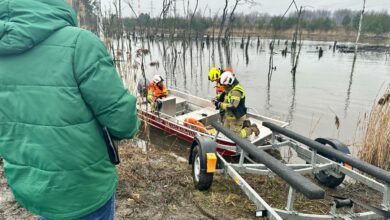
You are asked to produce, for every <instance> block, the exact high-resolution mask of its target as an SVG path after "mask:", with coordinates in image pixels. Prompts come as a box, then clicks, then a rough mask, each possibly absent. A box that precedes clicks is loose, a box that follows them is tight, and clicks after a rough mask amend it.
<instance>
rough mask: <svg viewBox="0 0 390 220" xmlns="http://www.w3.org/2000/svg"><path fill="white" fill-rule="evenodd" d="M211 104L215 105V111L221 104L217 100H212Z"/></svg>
mask: <svg viewBox="0 0 390 220" xmlns="http://www.w3.org/2000/svg"><path fill="white" fill-rule="evenodd" d="M213 103H214V105H215V109H219V107H220V106H221V102H218V101H217V100H213Z"/></svg>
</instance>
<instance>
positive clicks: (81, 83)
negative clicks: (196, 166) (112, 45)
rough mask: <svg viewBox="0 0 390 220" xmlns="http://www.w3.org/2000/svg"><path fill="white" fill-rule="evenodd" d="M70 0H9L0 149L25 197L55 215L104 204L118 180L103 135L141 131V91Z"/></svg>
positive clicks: (0, 47)
mask: <svg viewBox="0 0 390 220" xmlns="http://www.w3.org/2000/svg"><path fill="white" fill-rule="evenodd" d="M76 23H77V22H76V15H75V12H74V11H73V9H72V8H71V7H70V5H68V4H67V3H65V2H64V1H63V0H0V156H1V157H3V159H4V170H5V176H6V178H7V181H8V184H9V186H10V188H11V190H12V192H13V194H14V196H15V198H16V200H17V201H18V202H19V203H20V204H21V205H22V206H23V207H25V208H26V209H27V210H29V211H31V212H33V213H35V214H38V215H41V216H44V217H46V218H49V219H76V218H79V217H82V216H84V215H86V214H89V213H91V212H93V211H95V210H97V209H98V208H100V207H101V206H102V205H104V204H105V203H106V202H107V201H108V200H109V199H110V197H111V196H112V195H113V193H114V192H115V188H116V185H117V182H118V178H117V174H116V169H115V166H114V165H113V164H112V163H111V162H110V160H109V157H108V153H107V147H106V144H105V141H104V138H103V135H102V126H105V127H107V128H108V130H109V131H110V133H111V134H112V135H113V136H115V137H117V138H120V139H122V138H132V137H133V136H134V135H135V134H136V132H137V130H138V126H139V121H138V118H137V114H136V106H135V97H134V96H132V95H131V94H130V93H129V92H128V90H127V89H125V88H124V86H123V83H122V81H121V80H120V78H119V76H118V74H117V72H116V70H115V66H114V64H113V62H112V59H111V57H110V55H109V54H108V53H107V50H106V48H105V47H104V45H103V43H102V42H101V41H100V40H99V38H98V37H96V36H95V35H94V34H92V33H90V32H88V31H86V30H83V29H80V28H77V27H75V26H76Z"/></svg>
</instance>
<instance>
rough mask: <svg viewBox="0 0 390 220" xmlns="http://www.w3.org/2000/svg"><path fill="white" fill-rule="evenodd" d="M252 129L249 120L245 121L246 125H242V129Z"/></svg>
mask: <svg viewBox="0 0 390 220" xmlns="http://www.w3.org/2000/svg"><path fill="white" fill-rule="evenodd" d="M250 127H251V121H249V120H248V119H247V120H245V121H244V123H243V124H242V128H250Z"/></svg>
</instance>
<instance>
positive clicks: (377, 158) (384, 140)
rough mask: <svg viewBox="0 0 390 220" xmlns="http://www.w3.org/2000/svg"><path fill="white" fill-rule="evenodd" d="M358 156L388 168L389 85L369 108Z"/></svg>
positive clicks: (389, 135)
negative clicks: (369, 111)
mask: <svg viewBox="0 0 390 220" xmlns="http://www.w3.org/2000/svg"><path fill="white" fill-rule="evenodd" d="M359 156H360V158H361V159H362V160H365V161H367V162H369V163H371V164H373V165H375V166H378V167H381V168H383V169H385V170H389V169H390V86H389V87H388V88H387V90H386V92H385V93H384V95H383V96H382V97H381V98H380V99H379V100H378V102H377V103H376V104H375V105H374V106H373V108H372V110H371V113H370V115H369V118H368V122H367V128H366V136H365V137H364V140H363V147H362V148H361V150H360V152H359Z"/></svg>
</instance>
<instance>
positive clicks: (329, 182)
mask: <svg viewBox="0 0 390 220" xmlns="http://www.w3.org/2000/svg"><path fill="white" fill-rule="evenodd" d="M315 141H317V142H320V143H321V144H323V145H325V146H328V147H332V148H333V149H335V150H338V151H340V152H343V153H345V154H349V150H348V147H347V146H346V145H345V144H343V143H341V142H340V141H338V140H336V139H330V138H328V139H325V138H317V139H315ZM321 155H322V154H321ZM322 156H324V157H327V158H329V157H328V156H326V155H322ZM329 159H331V160H333V161H336V162H340V161H337V160H336V159H334V158H329ZM339 174H340V176H339V177H336V176H333V175H331V174H329V173H328V172H326V171H320V172H319V173H317V174H315V175H314V176H315V178H316V179H317V180H318V181H319V182H320V183H321V184H322V185H324V186H327V187H329V188H336V187H337V186H339V185H340V184H341V183H342V182H343V181H344V179H345V174H343V173H339Z"/></svg>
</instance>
